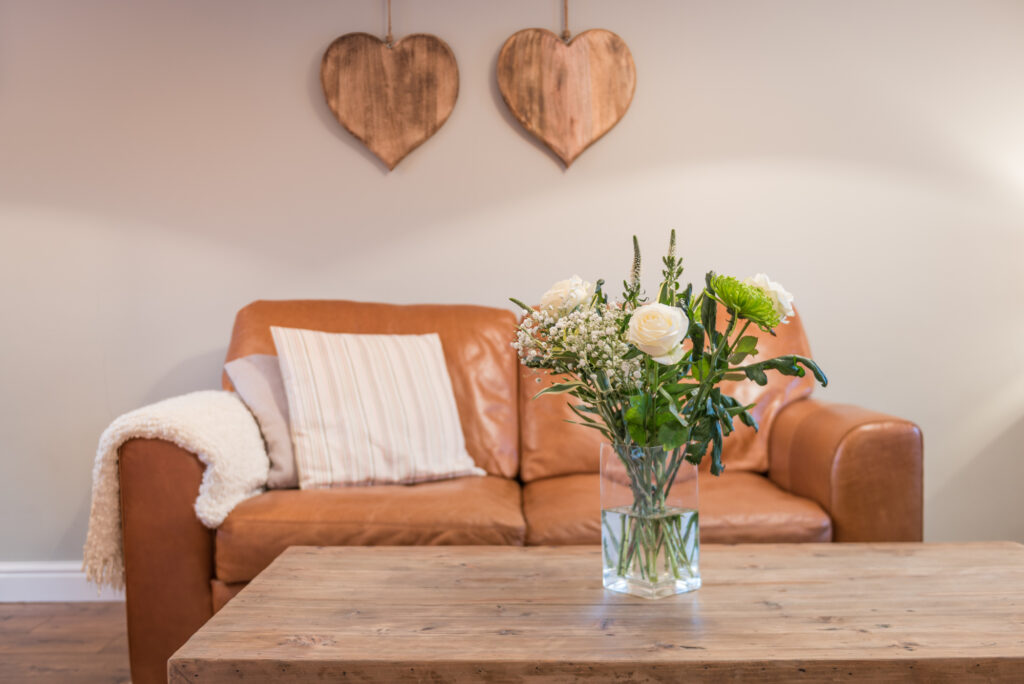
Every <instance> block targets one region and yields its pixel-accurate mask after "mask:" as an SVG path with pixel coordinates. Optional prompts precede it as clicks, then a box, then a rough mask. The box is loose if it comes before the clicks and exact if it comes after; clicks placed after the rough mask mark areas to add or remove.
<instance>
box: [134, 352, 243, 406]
mask: <svg viewBox="0 0 1024 684" xmlns="http://www.w3.org/2000/svg"><path fill="white" fill-rule="evenodd" d="M226 356H227V347H226V346H225V347H218V348H216V349H213V350H210V351H208V352H206V353H205V354H200V355H199V356H193V357H190V358H187V359H184V360H183V361H181V362H179V363H178V364H176V365H175V366H174V367H172V368H171V369H170V370H168V371H167V372H166V373H164V375H163V376H161V377H160V379H159V380H157V381H156V382H155V383H154V384H153V385H152V386H151V387H150V388H149V389H148V390H147V391H146V393H145V394H144V395H143V397H142V401H141V402H140V403H139V406H145V405H147V404H152V403H153V402H157V401H160V400H162V399H169V398H170V397H176V396H178V395H181V394H187V393H189V392H196V391H198V390H211V389H220V388H221V386H220V378H221V370H222V369H223V368H224V359H225V357H226Z"/></svg>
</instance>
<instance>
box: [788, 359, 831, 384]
mask: <svg viewBox="0 0 1024 684" xmlns="http://www.w3.org/2000/svg"><path fill="white" fill-rule="evenodd" d="M793 358H794V359H796V360H797V361H798V362H799V363H802V364H803V365H804V366H806V367H807V369H808V370H809V371H811V373H812V374H813V375H814V379H815V380H817V381H818V382H820V383H821V386H822V387H827V386H828V378H827V377H825V373H824V371H822V370H821V368H819V367H818V364H817V363H815V362H814V361H812V360H811V359H808V358H806V357H804V356H798V355H794V356H793Z"/></svg>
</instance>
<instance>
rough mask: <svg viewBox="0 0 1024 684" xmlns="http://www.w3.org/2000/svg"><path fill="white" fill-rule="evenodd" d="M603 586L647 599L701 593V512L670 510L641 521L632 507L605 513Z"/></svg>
mask: <svg viewBox="0 0 1024 684" xmlns="http://www.w3.org/2000/svg"><path fill="white" fill-rule="evenodd" d="M601 546H602V555H603V559H604V586H605V588H607V589H610V590H612V591H618V592H621V593H624V594H633V595H635V596H642V597H644V598H660V597H662V596H668V595H670V594H680V593H683V592H687V591H693V590H694V589H697V588H699V587H700V568H699V565H698V559H699V555H700V542H699V534H698V524H697V511H695V510H693V509H691V508H676V507H666V508H665V509H664V510H662V511H659V512H657V513H654V514H652V515H639V514H637V513H636V512H635V510H634V508H633V507H632V506H619V507H617V508H608V509H605V510H602V511H601Z"/></svg>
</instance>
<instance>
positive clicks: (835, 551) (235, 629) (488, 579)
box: [168, 542, 1024, 682]
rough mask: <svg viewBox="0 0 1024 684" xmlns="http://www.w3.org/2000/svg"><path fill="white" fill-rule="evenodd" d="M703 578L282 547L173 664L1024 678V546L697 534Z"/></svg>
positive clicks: (439, 676)
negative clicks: (692, 588) (671, 590)
mask: <svg viewBox="0 0 1024 684" xmlns="http://www.w3.org/2000/svg"><path fill="white" fill-rule="evenodd" d="M701 570H702V574H703V578H704V587H703V588H702V589H700V590H699V591H697V592H694V593H691V594H684V595H679V596H674V597H671V598H666V599H660V600H657V601H649V600H645V599H641V598H635V597H632V596H624V595H620V594H614V593H610V592H607V591H605V590H604V589H603V588H602V586H601V558H600V552H599V549H597V548H596V547H595V548H590V547H562V548H543V547H540V548H511V547H335V548H312V547H293V548H291V549H289V550H288V551H286V552H285V553H284V554H282V555H281V556H280V557H279V558H278V559H277V560H275V561H274V562H273V563H272V564H271V565H270V567H268V568H267V569H266V570H265V571H263V572H262V573H261V574H260V575H259V577H257V578H256V579H255V580H253V582H252V583H251V584H250V585H249V586H248V587H246V588H245V589H244V590H243V591H242V592H241V593H240V594H239V595H238V596H237V597H235V598H234V599H233V600H232V601H231V602H230V603H229V604H228V605H227V606H226V607H225V608H224V609H223V610H221V611H220V612H219V613H217V615H215V616H214V617H213V618H212V619H211V620H210V621H209V622H208V623H207V624H206V625H205V626H204V627H203V628H202V629H200V630H199V631H198V632H197V633H196V634H195V635H193V636H192V638H191V639H189V641H188V643H186V644H185V645H184V646H182V647H181V649H179V650H178V652H177V653H175V654H174V656H173V657H172V658H171V660H170V662H169V664H168V671H169V675H170V679H171V681H172V682H212V681H228V680H245V681H247V682H297V681H309V680H320V679H327V680H331V681H334V680H345V679H350V680H353V681H360V682H363V681H379V682H413V681H429V682H439V681H440V682H447V681H455V680H458V681H486V682H520V681H531V682H534V681H536V682H540V681H543V682H555V681H572V680H575V679H580V680H583V681H586V682H603V681H621V682H626V681H630V682H668V681H681V680H683V679H685V680H687V681H726V680H728V681H745V680H748V679H757V680H758V681H810V680H814V681H822V680H825V681H829V680H835V681H844V682H846V681H872V682H881V681H897V680H899V681H903V680H907V679H911V680H916V681H924V682H936V681H940V682H962V681H968V680H985V681H992V680H1005V681H1016V682H1021V681H1024V546H1022V545H1020V544H1015V543H1010V542H1000V543H972V544H791V545H790V544H782V545H753V544H746V545H739V546H715V545H706V546H705V547H704V548H703V549H702V550H701Z"/></svg>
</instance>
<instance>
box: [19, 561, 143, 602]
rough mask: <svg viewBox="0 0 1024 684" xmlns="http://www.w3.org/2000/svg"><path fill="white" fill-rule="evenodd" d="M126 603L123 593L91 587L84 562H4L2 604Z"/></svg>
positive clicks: (107, 588)
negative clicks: (54, 602) (56, 602)
mask: <svg viewBox="0 0 1024 684" xmlns="http://www.w3.org/2000/svg"><path fill="white" fill-rule="evenodd" d="M123 600H124V593H123V592H120V591H114V590H112V589H110V588H109V587H104V588H103V590H102V591H97V590H96V587H95V586H94V585H92V584H89V582H87V581H86V579H85V573H84V572H83V571H82V561H41V562H40V561H29V562H24V563H18V562H13V563H12V562H2V563H0V603H21V602H36V601H40V602H42V601H123Z"/></svg>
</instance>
